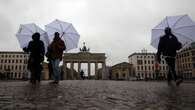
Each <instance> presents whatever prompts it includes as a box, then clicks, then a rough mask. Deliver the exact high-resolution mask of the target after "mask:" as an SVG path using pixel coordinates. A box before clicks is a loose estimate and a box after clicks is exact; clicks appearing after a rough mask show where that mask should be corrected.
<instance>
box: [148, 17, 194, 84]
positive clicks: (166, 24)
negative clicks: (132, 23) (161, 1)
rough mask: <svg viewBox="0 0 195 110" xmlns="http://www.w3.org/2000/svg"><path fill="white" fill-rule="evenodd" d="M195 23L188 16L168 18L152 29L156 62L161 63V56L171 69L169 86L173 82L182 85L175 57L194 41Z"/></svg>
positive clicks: (168, 78)
mask: <svg viewBox="0 0 195 110" xmlns="http://www.w3.org/2000/svg"><path fill="white" fill-rule="evenodd" d="M194 35H195V23H194V22H193V21H192V20H191V19H190V18H189V16H188V15H180V16H167V17H166V18H165V19H163V20H162V22H161V23H160V24H158V25H157V26H155V28H153V29H152V40H151V45H152V46H153V47H155V48H156V49H158V50H157V54H156V60H157V62H159V63H160V61H161V55H163V57H164V58H165V61H166V63H167V65H168V67H169V71H168V74H167V80H168V84H170V81H171V80H174V81H175V82H176V85H180V83H181V82H182V80H181V79H178V77H177V74H176V71H175V57H176V54H177V52H176V51H177V50H179V49H181V48H182V46H185V45H187V44H190V43H191V42H193V41H194Z"/></svg>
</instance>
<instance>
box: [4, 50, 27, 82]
mask: <svg viewBox="0 0 195 110" xmlns="http://www.w3.org/2000/svg"><path fill="white" fill-rule="evenodd" d="M28 57H29V55H28V54H25V53H24V52H16V51H10V52H6V51H4V52H0V62H1V63H0V73H1V78H2V77H4V78H5V79H25V78H28V77H29V72H28V70H27V63H28Z"/></svg>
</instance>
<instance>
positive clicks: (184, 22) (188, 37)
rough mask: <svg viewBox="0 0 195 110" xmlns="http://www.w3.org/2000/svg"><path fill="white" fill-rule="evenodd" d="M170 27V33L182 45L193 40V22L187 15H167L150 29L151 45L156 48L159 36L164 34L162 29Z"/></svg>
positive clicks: (194, 35)
mask: <svg viewBox="0 0 195 110" xmlns="http://www.w3.org/2000/svg"><path fill="white" fill-rule="evenodd" d="M166 27H170V28H171V30H172V33H173V34H174V35H175V36H176V37H177V39H178V40H179V42H181V43H182V44H183V45H186V44H189V43H191V42H193V41H194V40H195V23H194V21H192V19H190V17H189V16H188V15H179V16H167V17H165V18H164V19H163V20H162V21H161V22H160V23H159V24H158V25H157V26H155V27H154V28H153V29H152V38H151V45H152V46H153V47H154V48H158V43H159V40H160V37H161V36H163V35H164V29H165V28H166Z"/></svg>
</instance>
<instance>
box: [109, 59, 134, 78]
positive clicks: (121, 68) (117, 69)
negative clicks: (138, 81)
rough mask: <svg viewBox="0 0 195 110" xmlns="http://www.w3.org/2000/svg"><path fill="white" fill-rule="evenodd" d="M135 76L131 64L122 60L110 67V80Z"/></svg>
mask: <svg viewBox="0 0 195 110" xmlns="http://www.w3.org/2000/svg"><path fill="white" fill-rule="evenodd" d="M135 78H136V76H135V71H134V68H133V65H132V64H129V63H127V62H122V63H119V64H116V65H114V66H112V67H111V76H110V79H111V80H135Z"/></svg>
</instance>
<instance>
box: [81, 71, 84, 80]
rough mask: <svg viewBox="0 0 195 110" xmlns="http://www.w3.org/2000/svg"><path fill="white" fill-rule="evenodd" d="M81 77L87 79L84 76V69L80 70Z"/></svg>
mask: <svg viewBox="0 0 195 110" xmlns="http://www.w3.org/2000/svg"><path fill="white" fill-rule="evenodd" d="M80 77H81V79H83V80H84V79H85V77H84V71H83V70H81V71H80Z"/></svg>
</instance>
